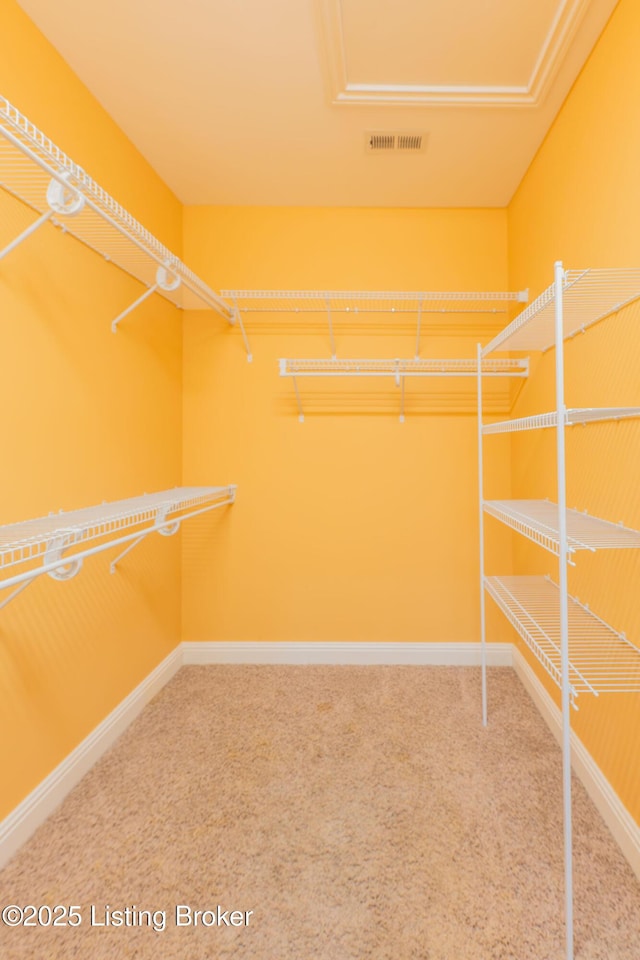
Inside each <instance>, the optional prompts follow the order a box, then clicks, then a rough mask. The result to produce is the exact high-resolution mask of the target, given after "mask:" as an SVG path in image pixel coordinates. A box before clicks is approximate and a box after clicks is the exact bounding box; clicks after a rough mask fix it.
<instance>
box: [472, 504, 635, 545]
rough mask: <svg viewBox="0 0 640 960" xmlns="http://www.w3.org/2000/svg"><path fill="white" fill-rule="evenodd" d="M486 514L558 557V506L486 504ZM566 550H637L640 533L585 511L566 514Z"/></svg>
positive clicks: (572, 511)
mask: <svg viewBox="0 0 640 960" xmlns="http://www.w3.org/2000/svg"><path fill="white" fill-rule="evenodd" d="M483 507H484V510H485V512H486V513H488V514H490V515H491V516H492V517H495V518H496V519H497V520H500V521H501V522H502V523H504V524H506V525H507V526H508V527H511V529H512V530H516V531H517V532H518V533H520V534H521V535H522V536H523V537H527V539H529V540H532V541H533V542H534V543H537V544H538V545H539V546H541V547H544V548H545V549H546V550H549V551H550V552H551V553H554V554H556V556H557V555H558V552H559V544H560V533H559V526H558V506H557V504H555V503H553V502H552V501H551V500H485V501H484V503H483ZM567 544H568V545H567V550H568V553H569V554H572V553H574V552H575V551H576V550H590V551H592V552H595V551H596V550H621V549H634V550H637V549H640V531H637V530H632V529H631V528H630V527H625V526H624V525H623V524H622V523H611V522H610V521H609V520H601V519H599V518H598V517H593V516H591V515H590V514H588V513H587V512H586V511H581V510H567Z"/></svg>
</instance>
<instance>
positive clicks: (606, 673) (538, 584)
mask: <svg viewBox="0 0 640 960" xmlns="http://www.w3.org/2000/svg"><path fill="white" fill-rule="evenodd" d="M484 586H485V589H486V591H487V593H488V594H489V595H490V596H491V597H492V598H493V600H495V602H496V604H497V605H498V607H499V608H500V610H502V612H503V613H504V615H505V616H506V618H507V619H508V620H509V622H510V623H511V625H512V626H513V627H514V628H515V629H516V630H517V632H518V634H519V635H520V636H521V637H522V639H523V640H524V641H525V643H526V644H527V646H528V647H529V649H530V650H531V651H532V652H533V653H534V655H535V656H536V658H537V660H538V661H539V662H540V663H541V664H542V665H543V667H544V668H545V670H546V671H547V673H548V674H549V675H550V676H551V677H552V678H553V680H554V681H555V683H556V684H557V685H558V687H561V685H562V678H561V653H560V593H559V590H558V586H557V585H556V584H555V583H554V582H553V581H552V580H551V579H550V578H548V577H535V576H525V577H485V580H484ZM568 599H569V683H570V693H571V702H572V705H573V706H574V707H575V706H576V702H575V701H576V698H577V696H578V694H580V693H587V692H588V693H592V694H595V695H596V696H597V695H599V694H601V693H614V692H618V693H620V692H637V691H640V650H638V648H637V647H636V646H634V644H632V643H631V642H630V641H629V640H627V638H626V637H625V635H624V634H623V633H618V632H617V631H616V630H614V629H613V628H612V627H610V626H609V625H608V624H607V623H605V622H604V620H601V619H600V618H599V617H597V616H596V615H595V614H594V613H593V612H592V611H591V610H590V609H589V607H588V606H586V605H585V604H583V603H581V602H580V601H579V600H578V599H577V598H576V597H572V596H569V598H568Z"/></svg>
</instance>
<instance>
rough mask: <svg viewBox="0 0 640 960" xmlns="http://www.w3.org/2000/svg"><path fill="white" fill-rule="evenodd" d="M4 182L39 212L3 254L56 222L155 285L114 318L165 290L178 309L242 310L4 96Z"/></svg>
mask: <svg viewBox="0 0 640 960" xmlns="http://www.w3.org/2000/svg"><path fill="white" fill-rule="evenodd" d="M0 134H1V136H0V186H2V187H3V188H4V189H5V190H6V191H7V193H10V194H11V195H12V196H14V197H16V198H17V199H19V200H21V201H22V203H24V204H25V205H26V206H28V207H30V208H31V209H32V210H34V211H35V212H36V213H38V214H39V217H38V219H37V220H35V221H34V222H33V223H32V224H31V225H30V226H29V227H27V228H26V230H24V231H23V232H22V233H21V234H20V235H19V236H18V237H16V238H15V239H14V240H13V241H12V242H11V243H10V244H9V245H8V246H6V247H5V248H4V250H2V251H0V259H2V258H3V257H4V256H6V255H7V254H8V253H9V252H10V251H11V250H13V249H14V248H15V247H17V246H18V244H20V243H21V242H22V241H23V240H26V239H27V237H28V236H29V235H30V234H32V233H33V232H34V231H35V230H36V229H38V228H39V227H40V226H42V225H43V224H44V223H46V222H47V221H48V220H51V222H52V223H53V224H54V225H57V226H60V227H62V229H63V230H64V231H65V232H67V233H70V234H71V235H72V236H74V237H75V238H76V239H77V240H80V241H81V242H82V243H84V244H85V245H86V246H88V247H90V248H91V249H92V250H94V251H96V252H97V253H99V254H101V255H102V256H103V257H104V258H105V260H108V261H111V262H112V263H114V264H116V265H117V266H118V267H120V269H121V270H123V271H125V272H126V273H128V274H130V275H131V276H133V277H135V278H136V279H137V280H139V281H140V282H141V283H143V284H145V286H146V287H147V290H146V291H145V292H144V293H143V294H142V296H141V297H139V298H138V299H137V300H136V301H135V303H133V304H132V305H130V306H129V307H127V309H126V310H124V311H123V312H122V313H121V314H120V315H119V316H118V317H117V318H116V319H115V320H114V321H113V323H112V328H113V329H114V330H115V329H116V327H117V325H118V323H119V322H120V320H122V319H123V318H124V317H125V316H126V315H127V314H128V313H130V312H131V310H133V309H134V307H136V306H138V304H140V303H142V301H143V300H144V299H146V298H147V297H148V296H150V295H151V293H154V292H156V291H157V292H158V293H159V294H160V295H161V296H163V297H165V298H166V299H167V300H170V301H171V303H173V304H174V305H175V306H177V307H181V308H184V307H186V308H189V307H191V308H199V309H202V307H203V306H205V307H210V308H211V309H212V310H215V311H216V312H217V313H219V314H220V315H221V316H222V317H224V319H225V320H227V321H228V322H229V323H234V322H235V312H234V310H233V308H232V307H231V306H229V304H228V303H225V301H224V300H223V299H222V298H221V297H220V296H219V295H218V294H217V293H215V292H214V291H213V290H211V289H210V288H209V287H208V286H207V285H206V284H205V283H204V282H203V281H202V280H201V279H200V278H199V277H198V276H196V274H195V273H194V272H193V271H192V270H190V269H189V268H188V267H187V266H185V264H184V263H183V262H182V261H181V260H180V259H179V258H178V257H177V256H176V255H175V254H173V253H171V251H170V250H169V249H168V248H167V247H165V246H164V245H163V244H162V243H161V242H160V241H159V240H157V239H156V237H154V236H153V235H152V234H151V233H149V231H148V230H146V229H145V228H144V227H143V226H142V225H141V224H140V223H139V222H138V221H137V220H135V219H134V217H132V216H131V214H130V213H128V212H127V211H126V210H124V209H123V208H122V207H121V206H120V204H119V203H117V201H116V200H114V199H113V197H111V196H110V195H109V194H108V193H107V192H106V190H103V189H102V187H100V186H99V185H98V184H97V183H96V182H95V181H94V180H92V179H91V177H89V175H88V174H87V173H86V172H85V171H84V170H83V169H82V167H80V166H78V164H76V163H74V162H73V161H72V160H71V159H70V158H69V157H68V156H67V155H66V154H65V153H64V152H63V151H62V150H60V148H59V147H57V146H56V145H55V144H54V143H53V142H52V141H51V140H50V139H49V138H48V137H47V136H45V134H44V133H42V132H41V131H40V130H39V129H38V128H37V127H36V126H35V125H34V124H33V123H31V121H30V120H28V119H27V117H25V116H24V115H23V114H22V113H20V111H19V110H18V109H17V108H16V107H14V106H13V105H12V104H11V103H9V101H8V100H6V99H5V98H4V97H1V96H0Z"/></svg>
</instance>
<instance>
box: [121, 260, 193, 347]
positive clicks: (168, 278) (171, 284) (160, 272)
mask: <svg viewBox="0 0 640 960" xmlns="http://www.w3.org/2000/svg"><path fill="white" fill-rule="evenodd" d="M180 283H181V281H180V277H178V276H176V275H175V274H173V275H172V274H170V273H169V271H168V270H167V267H166V266H164V267H158V269H157V270H156V282H155V283H153V284H152V285H151V286H150V287H149V288H148V289H147V290H145V292H144V293H143V294H142V295H141V296H139V297H138V299H137V300H134V302H133V303H132V304H131V306H129V307H127V308H126V310H123V311H122V313H120V314H118V316H117V317H116V318H115V320H112V321H111V332H112V333H116V332H117V330H118V324H119V323H120V321H121V320H124V318H125V317H127V316H129V314H130V313H132V311H133V310H135V309H136V307H139V306H140V304H141V303H144V301H145V300H146V299H147V298H148V297H150V296H151V294H152V293H155V292H156V290H166V291H170V290H177V289H178V287H179V286H180Z"/></svg>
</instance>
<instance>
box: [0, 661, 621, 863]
mask: <svg viewBox="0 0 640 960" xmlns="http://www.w3.org/2000/svg"><path fill="white" fill-rule="evenodd" d="M217 663H238V664H242V663H247V664H249V663H254V664H277V663H282V664H336V665H338V664H354V665H358V664H362V665H366V664H389V665H402V664H408V665H412V664H415V665H428V666H478V665H479V664H480V647H479V645H478V644H477V643H340V642H336V643H314V642H306V643H295V642H292V643H286V642H285V643H268V642H265V643H260V642H258V643H242V642H231V643H217V642H202V643H197V642H196V643H191V642H183V643H182V644H180V645H179V646H178V647H176V649H175V650H174V651H172V653H170V654H169V656H168V657H166V658H165V659H164V660H163V661H162V663H160V664H159V665H158V666H157V667H156V668H155V669H154V670H153V671H152V672H151V673H150V674H149V676H148V677H146V678H145V679H144V680H143V681H142V682H141V683H140V684H139V685H138V686H137V687H136V688H135V690H133V691H132V692H131V693H130V694H129V695H128V696H127V697H125V699H124V700H123V701H122V703H120V704H119V705H118V706H117V707H116V708H115V710H113V711H112V712H111V713H110V714H109V716H108V717H106V718H105V719H104V720H103V721H102V723H100V724H99V725H98V726H97V727H96V728H95V730H93V732H92V733H90V734H89V736H88V737H86V738H85V739H84V740H83V741H82V743H80V744H79V745H78V746H77V747H76V748H75V750H73V751H72V752H71V753H70V754H69V756H68V757H66V759H65V760H63V761H62V763H61V764H59V766H57V767H56V769H55V770H53V771H52V773H50V774H49V776H48V777H46V778H45V780H43V781H42V783H41V784H39V786H38V787H36V789H35V790H33V791H32V793H30V794H29V796H28V797H26V798H25V799H24V800H23V801H22V803H20V804H19V805H18V806H17V807H16V809H15V810H13V811H12V812H11V813H10V814H9V816H8V817H6V819H5V820H3V821H2V823H0V868H1V867H2V866H4V864H5V863H6V862H7V861H8V860H9V859H10V857H12V856H13V854H14V853H15V852H16V851H17V850H18V849H19V847H20V846H22V844H23V843H24V842H25V841H26V840H27V839H28V838H29V837H30V836H31V834H32V833H33V832H34V831H35V830H36V829H37V828H38V827H39V826H40V825H41V824H42V823H43V822H44V821H45V820H46V819H47V817H48V816H50V814H51V813H53V811H54V810H55V809H56V807H57V806H58V805H59V804H60V803H61V802H62V800H63V799H64V798H65V796H66V795H67V794H68V793H69V792H70V790H71V789H72V788H73V787H74V786H75V785H76V784H77V783H78V782H79V781H80V780H81V779H82V777H83V776H84V775H85V773H87V772H88V771H89V770H90V769H91V767H92V766H93V765H94V764H95V763H96V761H97V760H98V759H99V758H100V757H101V756H102V754H103V753H104V752H105V751H106V750H107V749H108V748H109V747H110V746H111V745H112V744H113V743H114V741H115V740H116V739H117V738H118V737H119V736H120V735H121V734H122V733H124V731H125V730H126V729H127V727H128V726H129V724H130V723H131V722H132V721H133V720H134V719H135V718H136V716H137V715H138V714H139V713H140V712H141V711H142V710H143V708H144V707H145V706H146V705H147V703H148V702H149V701H150V700H151V699H152V698H153V697H154V696H155V695H156V694H157V693H158V692H159V691H160V690H161V689H162V687H164V685H165V684H166V683H168V682H169V680H170V679H171V678H172V677H173V676H174V674H175V673H177V671H178V670H179V669H180V667H181V666H182V665H183V664H184V665H195V664H217ZM487 663H488V664H489V666H492V667H496V666H501V667H510V666H513V667H514V668H515V671H516V673H517V675H518V676H519V678H520V680H521V682H522V684H523V685H524V687H525V689H526V690H527V691H528V692H529V694H530V695H531V697H532V699H533V701H534V703H535V705H536V707H537V708H538V710H539V711H540V714H541V715H542V717H543V718H544V720H545V721H546V723H547V725H548V726H549V728H550V730H551V731H552V733H553V734H554V736H555V737H556V739H558V740H559V739H560V735H561V714H560V710H559V709H558V707H557V706H556V705H555V703H554V701H553V699H552V698H551V696H550V695H549V694H548V693H547V691H546V690H545V688H544V686H543V685H542V683H541V682H540V681H539V680H538V678H537V676H536V675H535V673H534V672H533V670H532V669H531V667H530V666H529V664H528V663H527V662H526V660H525V659H524V657H523V656H522V654H521V653H520V651H519V650H517V649H516V648H515V647H513V646H512V645H511V644H508V643H489V644H487ZM572 763H573V766H574V769H575V772H576V773H577V775H578V776H579V778H580V780H581V781H582V783H583V784H584V786H585V788H586V790H587V792H588V794H589V796H590V797H591V799H592V801H593V803H594V804H595V806H596V808H597V809H598V810H599V812H600V814H601V816H602V817H603V819H604V821H605V823H606V824H607V826H608V827H609V829H610V830H611V833H612V834H613V836H614V838H615V840H616V841H617V843H618V844H619V846H620V848H621V850H622V852H623V854H624V856H625V857H626V858H627V860H628V861H629V863H630V865H631V867H632V869H633V870H634V872H635V873H636V875H637V876H638V878H639V879H640V827H638V825H637V824H636V822H635V820H634V819H633V817H632V816H631V814H630V813H629V812H628V810H627V809H626V807H625V806H624V805H623V803H622V802H621V800H620V798H619V797H618V795H617V794H616V792H615V791H614V790H613V788H612V787H611V784H610V783H609V781H608V780H607V779H606V777H605V776H604V774H603V773H602V771H601V770H600V768H599V767H598V766H597V764H596V763H595V761H594V760H593V758H592V757H591V755H590V754H589V752H588V751H587V749H586V748H585V746H584V745H583V743H582V741H581V740H579V739H578V737H577V736H576V735H575V734H572Z"/></svg>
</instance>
